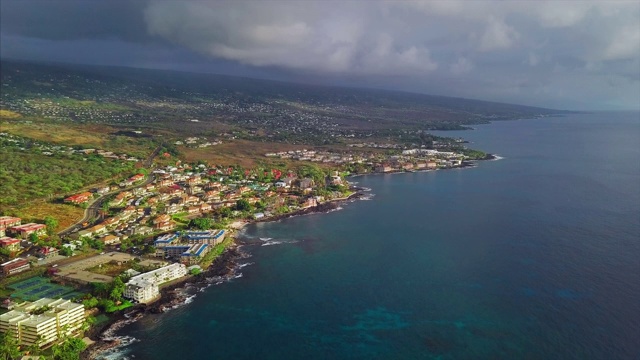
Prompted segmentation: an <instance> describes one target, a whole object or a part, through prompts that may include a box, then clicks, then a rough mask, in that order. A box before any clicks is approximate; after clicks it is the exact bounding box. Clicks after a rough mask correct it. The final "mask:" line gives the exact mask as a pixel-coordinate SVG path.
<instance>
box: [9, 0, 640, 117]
mask: <svg viewBox="0 0 640 360" xmlns="http://www.w3.org/2000/svg"><path fill="white" fill-rule="evenodd" d="M1 6H2V9H1V10H2V11H1V14H2V15H1V16H2V18H1V21H2V22H1V24H2V35H3V37H4V38H5V39H9V40H11V39H13V42H14V43H15V42H16V40H15V39H18V38H20V39H21V41H22V40H26V41H27V42H28V41H29V40H39V41H48V42H50V43H51V44H56V43H58V44H61V43H62V42H67V44H69V42H87V41H89V42H92V41H93V42H94V43H95V44H103V45H104V44H107V43H113V42H121V43H126V44H129V45H128V46H132V47H136V48H137V49H138V50H137V52H138V53H144V50H143V49H145V48H147V49H148V48H153V49H155V50H153V51H155V52H154V54H156V53H158V54H162V53H166V52H171V53H172V54H177V53H188V52H190V51H191V52H193V53H194V54H197V55H188V57H191V58H198V59H199V60H198V61H199V62H201V64H200V65H199V66H202V64H204V63H206V62H207V60H206V59H207V58H209V59H212V61H213V63H214V64H216V62H217V63H219V62H220V61H223V62H226V63H228V64H237V65H238V66H240V67H241V68H244V69H261V70H260V71H262V72H267V73H271V74H273V76H274V77H281V78H284V79H291V78H294V79H297V80H303V81H304V80H305V79H306V80H309V81H321V82H329V83H341V84H349V85H372V86H377V87H386V88H395V89H403V90H409V91H421V92H428V93H432V94H443V95H452V96H464V97H472V98H481V99H489V100H497V101H507V102H520V103H527V104H533V105H541V106H554V107H570V108H588V107H593V106H594V104H597V107H600V108H619V107H620V108H638V107H640V104H639V101H640V100H638V99H640V3H638V2H636V1H628V2H616V1H601V2H588V1H580V2H576V1H569V2H562V1H535V2H534V1H525V2H515V1H487V2H483V1H456V0H449V1H411V2H400V1H389V2H382V1H381V2H337V1H336V2H334V1H322V2H321V1H282V2H280V1H268V2H267V1H255V2H252V1H228V2H224V1H203V0H182V1H134V0H132V1H125V0H118V1H114V2H104V1H91V0H75V1H61V2H56V1H40V2H36V1H26V0H20V1H16V0H3V1H2V5H1ZM62 19H64V21H63V20H62ZM3 42H4V41H3ZM9 42H10V43H11V41H9ZM14 43H11V44H13V45H12V46H13V47H11V46H4V45H3V46H2V52H3V56H12V55H13V56H20V54H15V55H14V54H5V52H7V51H8V52H14V53H15V52H18V53H19V51H16V50H15V49H16V46H15V44H14ZM11 44H10V45H11ZM158 48H164V50H158ZM149 51H151V50H149ZM33 53H34V51H33V50H31V54H32V57H33V56H34V55H33ZM36 53H37V51H36ZM132 53H136V51H132ZM81 56H82V54H81ZM176 56H178V55H176ZM36 57H37V56H36ZM174 57H175V56H174ZM43 58H47V56H46V54H43ZM133 60H135V59H129V63H127V60H126V56H123V59H121V60H120V62H121V63H122V64H123V65H128V64H130V63H131V62H132V61H133ZM172 61H175V59H173V60H172ZM116 62H117V61H116ZM153 62H155V63H162V59H161V58H158V59H155V61H153ZM164 67H169V68H170V67H171V64H170V63H169V62H167V64H166V66H164ZM215 70H216V69H213V68H212V69H211V71H215Z"/></svg>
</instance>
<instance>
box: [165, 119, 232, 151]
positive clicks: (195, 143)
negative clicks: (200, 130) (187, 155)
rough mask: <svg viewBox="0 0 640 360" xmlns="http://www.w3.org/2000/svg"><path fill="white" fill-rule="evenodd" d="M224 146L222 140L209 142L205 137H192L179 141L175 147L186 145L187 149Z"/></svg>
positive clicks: (175, 143)
mask: <svg viewBox="0 0 640 360" xmlns="http://www.w3.org/2000/svg"><path fill="white" fill-rule="evenodd" d="M191 121H193V120H191ZM220 144H222V140H208V139H207V138H205V137H197V136H191V137H188V138H185V139H184V140H177V141H175V142H174V145H184V146H186V147H197V148H206V147H209V146H215V145H220Z"/></svg>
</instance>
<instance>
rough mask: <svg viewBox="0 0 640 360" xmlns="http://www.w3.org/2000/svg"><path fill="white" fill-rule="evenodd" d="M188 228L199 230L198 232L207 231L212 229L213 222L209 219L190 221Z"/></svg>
mask: <svg viewBox="0 0 640 360" xmlns="http://www.w3.org/2000/svg"><path fill="white" fill-rule="evenodd" d="M189 226H190V227H194V228H196V229H200V230H208V229H211V228H212V226H213V221H211V219H209V218H197V219H192V220H191V221H190V222H189Z"/></svg>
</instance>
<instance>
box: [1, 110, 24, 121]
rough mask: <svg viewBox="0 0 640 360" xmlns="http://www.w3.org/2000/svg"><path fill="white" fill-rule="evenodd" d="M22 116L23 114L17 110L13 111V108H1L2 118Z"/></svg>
mask: <svg viewBox="0 0 640 360" xmlns="http://www.w3.org/2000/svg"><path fill="white" fill-rule="evenodd" d="M21 116H22V115H20V114H18V113H17V112H14V111H11V110H4V109H0V118H5V119H17V118H19V117H21Z"/></svg>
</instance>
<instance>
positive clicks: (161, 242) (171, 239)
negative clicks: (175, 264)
mask: <svg viewBox="0 0 640 360" xmlns="http://www.w3.org/2000/svg"><path fill="white" fill-rule="evenodd" d="M179 238H180V237H179V236H178V234H164V235H161V236H158V237H157V238H156V240H155V241H154V242H153V246H155V247H156V248H162V247H166V246H171V245H172V244H174V243H177V242H178V240H179Z"/></svg>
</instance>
